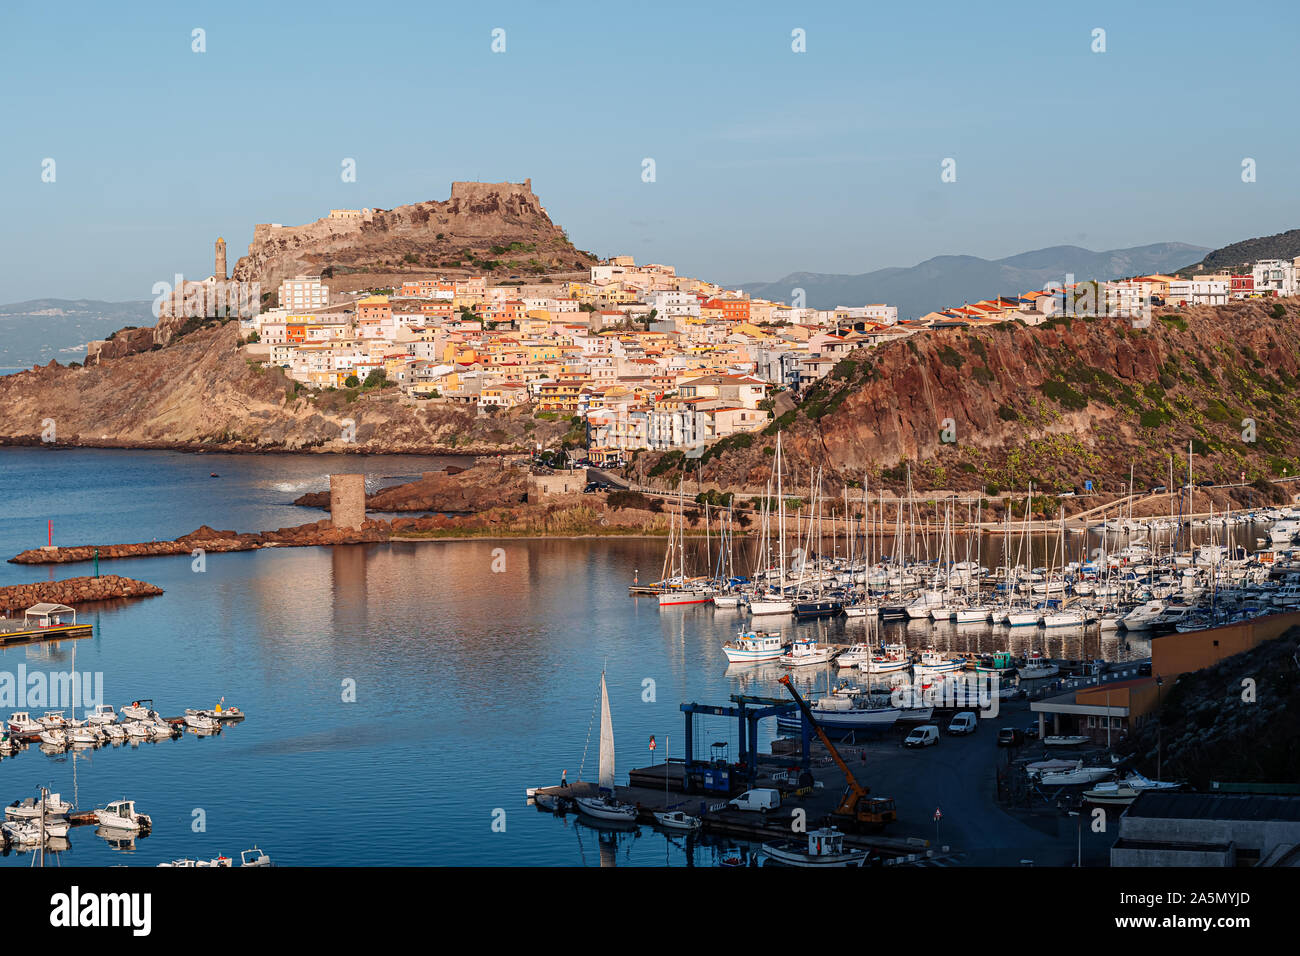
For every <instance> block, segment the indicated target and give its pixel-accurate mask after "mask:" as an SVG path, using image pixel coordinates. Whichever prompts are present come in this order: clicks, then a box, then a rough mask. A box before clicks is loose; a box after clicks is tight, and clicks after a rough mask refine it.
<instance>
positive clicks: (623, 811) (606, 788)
mask: <svg viewBox="0 0 1300 956" xmlns="http://www.w3.org/2000/svg"><path fill="white" fill-rule="evenodd" d="M574 802H575V803H577V805H578V809H579V810H581V811H582V812H583V813H585V814H587V815H588V816H590V817H594V818H595V819H597V820H612V821H615V822H618V823H635V822H636V813H637V811H636V807H634V806H632V805H631V804H630V803H622V802H620V801H619V800H616V799H614V724H613V721H611V720H610V717H609V689H608V688H607V687H606V686H605V672H604V671H601V672H600V772H599V776H598V777H597V795H596V796H594V797H577V798H576V799H575V801H574Z"/></svg>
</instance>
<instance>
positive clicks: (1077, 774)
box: [1038, 767, 1115, 787]
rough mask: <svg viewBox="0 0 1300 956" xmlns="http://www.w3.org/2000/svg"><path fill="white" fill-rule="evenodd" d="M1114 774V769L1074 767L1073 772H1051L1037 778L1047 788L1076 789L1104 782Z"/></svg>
mask: <svg viewBox="0 0 1300 956" xmlns="http://www.w3.org/2000/svg"><path fill="white" fill-rule="evenodd" d="M1114 773H1115V768H1114V767H1075V768H1074V769H1073V770H1051V771H1047V772H1046V773H1043V774H1042V775H1041V776H1039V778H1038V779H1039V781H1040V782H1041V783H1042V784H1043V785H1044V786H1047V787H1076V786H1078V785H1079V784H1081V783H1082V784H1092V783H1096V782H1097V781H1098V780H1104V779H1106V778H1107V777H1109V776H1111V775H1112V774H1114Z"/></svg>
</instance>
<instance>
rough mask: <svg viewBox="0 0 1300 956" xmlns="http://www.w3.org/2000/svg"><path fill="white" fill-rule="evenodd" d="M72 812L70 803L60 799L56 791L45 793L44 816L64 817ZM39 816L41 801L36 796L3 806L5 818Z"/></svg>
mask: <svg viewBox="0 0 1300 956" xmlns="http://www.w3.org/2000/svg"><path fill="white" fill-rule="evenodd" d="M71 812H72V804H70V803H65V802H64V801H63V800H62V799H60V797H59V795H58V794H57V793H47V794H46V795H45V818H46V819H47V820H48V819H50V818H57V817H66V816H67V815H68V814H69V813H71ZM40 816H41V801H40V798H38V797H28V798H27V799H26V800H23V801H22V802H21V803H20V802H18V801H14V802H13V803H12V804H10V805H9V806H7V807H5V819H6V820H39V819H40Z"/></svg>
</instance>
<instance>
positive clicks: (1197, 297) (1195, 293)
mask: <svg viewBox="0 0 1300 956" xmlns="http://www.w3.org/2000/svg"><path fill="white" fill-rule="evenodd" d="M1230 291H1231V289H1230V283H1229V282H1227V281H1225V280H1223V279H1175V280H1174V281H1173V282H1170V283H1169V299H1168V301H1169V302H1170V303H1171V304H1173V305H1227V304H1228V294H1229V292H1230Z"/></svg>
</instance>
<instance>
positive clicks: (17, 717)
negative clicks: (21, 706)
mask: <svg viewBox="0 0 1300 956" xmlns="http://www.w3.org/2000/svg"><path fill="white" fill-rule="evenodd" d="M44 729H45V727H44V726H43V725H42V724H40V723H38V722H37V721H35V720H33V719H32V716H31V714H29V713H27V711H25V710H20V711H17V712H16V713H12V714H10V715H9V732H10V733H11V734H39V733H40V732H41V731H42V730H44Z"/></svg>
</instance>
